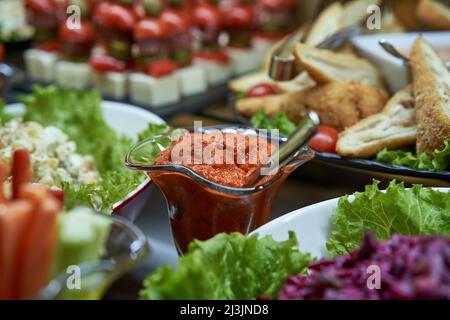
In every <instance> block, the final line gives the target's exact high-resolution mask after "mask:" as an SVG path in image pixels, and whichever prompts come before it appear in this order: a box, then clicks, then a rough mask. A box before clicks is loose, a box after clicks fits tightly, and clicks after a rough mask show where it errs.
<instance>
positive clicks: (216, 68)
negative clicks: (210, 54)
mask: <svg viewBox="0 0 450 320" xmlns="http://www.w3.org/2000/svg"><path fill="white" fill-rule="evenodd" d="M194 65H196V66H200V67H202V68H204V70H205V73H206V79H207V81H208V84H210V85H214V84H218V83H222V82H226V81H227V80H228V79H229V78H230V77H231V75H232V71H233V69H232V65H231V63H219V62H215V61H212V60H208V59H202V58H195V59H194Z"/></svg>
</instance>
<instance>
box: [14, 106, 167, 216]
mask: <svg viewBox="0 0 450 320" xmlns="http://www.w3.org/2000/svg"><path fill="white" fill-rule="evenodd" d="M102 109H103V116H104V118H105V121H106V123H107V124H108V125H109V126H110V127H111V128H113V129H114V130H115V131H116V132H117V133H118V134H120V135H127V136H129V137H131V138H133V139H135V138H137V135H138V134H139V132H141V131H143V130H145V129H146V128H147V126H148V125H149V124H150V123H154V124H161V123H165V122H164V120H162V119H161V118H160V117H158V116H157V115H155V114H153V113H151V112H150V111H146V110H144V109H141V108H138V107H135V106H132V105H129V104H125V103H120V102H113V101H103V102H102ZM6 111H7V112H10V113H11V114H13V115H17V116H20V115H21V114H22V113H23V112H24V107H23V105H21V104H19V103H15V104H10V105H8V106H6ZM130 148H131V146H130ZM150 189H151V181H150V180H149V179H148V178H147V179H146V180H145V181H144V182H142V184H141V185H139V186H138V187H137V188H136V189H135V190H134V191H133V192H131V193H130V194H129V195H128V196H127V197H125V198H124V199H123V200H122V201H119V202H117V203H116V204H114V206H113V208H112V209H113V211H114V213H117V214H120V215H122V216H125V217H127V218H129V219H130V220H133V219H134V218H135V217H136V216H137V214H138V213H139V212H140V210H141V209H142V208H143V206H144V205H145V200H146V199H147V196H148V194H149V192H150Z"/></svg>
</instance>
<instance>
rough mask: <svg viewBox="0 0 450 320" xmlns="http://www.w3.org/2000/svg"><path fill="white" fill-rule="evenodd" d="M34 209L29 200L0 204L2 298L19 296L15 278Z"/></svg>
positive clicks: (0, 284) (0, 282)
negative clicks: (20, 251)
mask: <svg viewBox="0 0 450 320" xmlns="http://www.w3.org/2000/svg"><path fill="white" fill-rule="evenodd" d="M32 210H33V207H32V204H31V203H29V202H27V201H15V202H14V203H11V204H7V205H6V204H0V300H3V299H15V298H17V292H16V290H15V279H16V275H17V268H18V262H19V261H18V258H19V250H20V247H21V244H22V241H23V238H24V234H25V231H26V230H27V229H28V228H29V223H30V222H31V216H32Z"/></svg>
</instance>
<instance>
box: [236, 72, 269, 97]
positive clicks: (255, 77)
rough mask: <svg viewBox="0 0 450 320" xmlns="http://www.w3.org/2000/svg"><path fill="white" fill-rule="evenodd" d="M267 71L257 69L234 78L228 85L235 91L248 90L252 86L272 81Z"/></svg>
mask: <svg viewBox="0 0 450 320" xmlns="http://www.w3.org/2000/svg"><path fill="white" fill-rule="evenodd" d="M272 82H273V80H272V79H270V77H269V75H268V74H267V72H264V71H257V72H252V73H249V74H246V75H244V76H241V77H239V78H236V79H233V80H231V81H230V82H228V87H229V88H230V90H231V91H233V92H247V91H248V90H249V89H250V88H251V87H253V86H255V85H257V84H260V83H272Z"/></svg>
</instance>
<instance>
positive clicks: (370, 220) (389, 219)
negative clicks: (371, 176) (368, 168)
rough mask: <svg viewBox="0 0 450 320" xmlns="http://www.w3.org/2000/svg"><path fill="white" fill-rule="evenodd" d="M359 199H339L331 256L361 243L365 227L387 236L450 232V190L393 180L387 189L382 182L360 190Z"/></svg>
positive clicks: (345, 251) (383, 238) (330, 242)
mask: <svg viewBox="0 0 450 320" xmlns="http://www.w3.org/2000/svg"><path fill="white" fill-rule="evenodd" d="M354 196H355V199H354V200H353V201H350V200H349V197H348V196H346V197H343V198H341V199H339V203H338V206H337V208H336V210H335V211H334V212H333V218H334V219H333V223H332V226H331V233H330V238H329V241H328V243H327V249H328V252H329V254H330V255H331V256H335V255H342V254H347V253H348V252H350V251H351V250H352V249H353V248H357V247H359V245H360V243H361V240H362V237H363V233H364V231H365V230H371V231H373V232H374V233H375V235H376V237H377V239H379V240H386V239H388V238H389V237H390V236H391V235H392V234H394V233H398V234H402V235H438V234H439V235H446V236H450V192H447V193H443V192H438V191H434V190H432V189H430V188H423V187H422V186H420V185H414V186H413V187H412V188H410V189H406V188H405V187H404V185H403V183H396V182H395V181H392V182H391V183H390V184H389V187H388V188H387V190H386V192H382V191H380V190H379V188H378V182H377V181H375V182H374V183H373V184H372V185H369V186H366V190H365V191H364V192H356V193H355V194H354Z"/></svg>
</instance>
